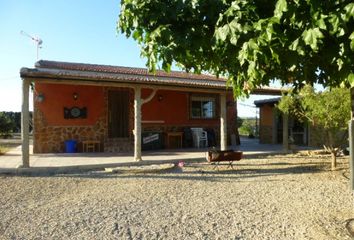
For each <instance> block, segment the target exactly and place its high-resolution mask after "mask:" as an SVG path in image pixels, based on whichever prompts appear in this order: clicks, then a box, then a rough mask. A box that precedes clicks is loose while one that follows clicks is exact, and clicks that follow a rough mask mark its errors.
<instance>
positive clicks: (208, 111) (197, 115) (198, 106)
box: [190, 96, 216, 119]
mask: <svg viewBox="0 0 354 240" xmlns="http://www.w3.org/2000/svg"><path fill="white" fill-rule="evenodd" d="M215 102H216V100H215V97H207V96H206V97H203V96H191V101H190V115H191V118H194V119H212V118H215V117H216V113H215V105H216V104H215Z"/></svg>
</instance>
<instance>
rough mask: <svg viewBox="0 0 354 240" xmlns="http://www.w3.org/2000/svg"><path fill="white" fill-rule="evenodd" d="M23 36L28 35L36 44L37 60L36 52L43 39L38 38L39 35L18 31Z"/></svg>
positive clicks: (40, 46)
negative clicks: (34, 35)
mask: <svg viewBox="0 0 354 240" xmlns="http://www.w3.org/2000/svg"><path fill="white" fill-rule="evenodd" d="M20 33H21V34H22V35H23V36H26V37H29V38H30V39H31V40H32V41H33V42H34V43H35V44H36V46H37V60H38V56H39V54H38V52H39V49H40V48H42V44H43V41H42V39H40V38H39V37H33V36H31V35H29V34H28V33H26V32H25V31H21V32H20Z"/></svg>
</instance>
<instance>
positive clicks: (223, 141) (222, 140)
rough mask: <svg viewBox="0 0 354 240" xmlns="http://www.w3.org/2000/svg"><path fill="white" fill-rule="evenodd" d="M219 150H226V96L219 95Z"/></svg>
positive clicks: (223, 94)
mask: <svg viewBox="0 0 354 240" xmlns="http://www.w3.org/2000/svg"><path fill="white" fill-rule="evenodd" d="M220 149H221V150H226V149H227V120H226V94H225V93H221V94H220Z"/></svg>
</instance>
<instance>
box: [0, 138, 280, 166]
mask: <svg viewBox="0 0 354 240" xmlns="http://www.w3.org/2000/svg"><path fill="white" fill-rule="evenodd" d="M230 148H231V149H232V148H233V149H237V150H240V151H243V152H244V158H246V159H247V158H251V157H253V156H256V155H263V154H265V155H269V154H279V153H282V146H281V145H279V144H277V145H275V144H259V143H258V140H257V139H247V138H242V139H241V146H238V147H230ZM206 151H207V149H194V148H193V149H178V150H159V151H144V152H143V154H142V155H143V161H142V162H135V161H134V160H133V153H56V154H31V155H30V166H31V168H30V169H20V168H18V167H19V166H20V165H21V146H18V147H16V148H13V149H11V150H10V151H9V152H7V153H6V154H5V155H3V156H0V172H3V173H17V172H35V171H43V172H50V171H70V170H90V169H97V168H105V167H116V166H127V165H144V164H158V163H175V162H178V161H185V162H200V161H205V153H206ZM30 152H31V153H32V146H30Z"/></svg>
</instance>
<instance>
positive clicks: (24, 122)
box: [21, 78, 30, 168]
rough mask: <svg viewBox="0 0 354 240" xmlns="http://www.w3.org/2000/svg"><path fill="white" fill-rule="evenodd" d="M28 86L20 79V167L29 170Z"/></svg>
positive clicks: (24, 80)
mask: <svg viewBox="0 0 354 240" xmlns="http://www.w3.org/2000/svg"><path fill="white" fill-rule="evenodd" d="M29 86H30V81H29V80H28V79H25V78H24V79H22V113H21V138H22V167H24V168H29V167H30V162H29Z"/></svg>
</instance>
